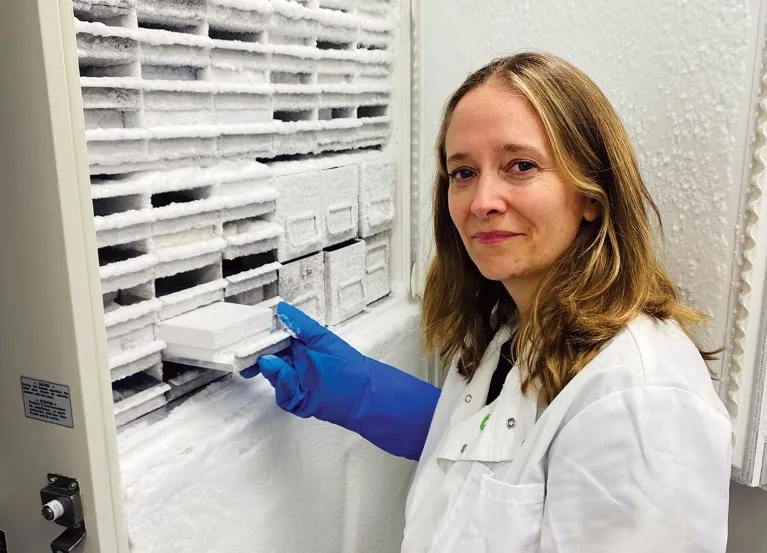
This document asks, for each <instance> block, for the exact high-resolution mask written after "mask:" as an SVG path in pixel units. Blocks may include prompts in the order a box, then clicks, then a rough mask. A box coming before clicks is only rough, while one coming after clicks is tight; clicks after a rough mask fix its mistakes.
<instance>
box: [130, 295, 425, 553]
mask: <svg viewBox="0 0 767 553" xmlns="http://www.w3.org/2000/svg"><path fill="white" fill-rule="evenodd" d="M418 320H419V308H418V305H417V304H415V303H411V302H409V301H408V300H406V299H404V298H402V297H400V298H396V299H394V300H390V301H389V302H388V304H386V305H384V306H381V307H380V308H379V309H378V310H377V311H376V312H375V314H367V315H364V316H362V317H361V318H360V319H356V320H353V321H350V323H351V324H348V325H347V326H345V327H344V328H342V329H341V330H340V334H341V336H343V337H344V338H346V339H347V340H348V341H349V342H350V343H352V344H354V345H355V346H357V347H358V348H359V349H360V350H361V351H363V352H365V353H367V354H369V355H372V356H374V357H376V358H378V359H381V360H383V361H385V362H388V363H391V364H394V365H395V366H398V367H401V368H403V369H405V370H408V371H409V372H412V373H414V374H416V375H418V376H420V377H421V378H424V377H425V364H424V363H423V362H422V361H419V359H420V354H419V338H418V336H419V334H418V331H417V324H418ZM392 344H397V347H396V348H393V347H391V345H392ZM155 419H160V420H155ZM149 421H152V422H151V424H149ZM118 438H119V442H120V462H121V465H122V474H123V485H124V488H125V512H126V516H127V518H128V525H129V531H130V538H131V542H132V545H133V549H132V551H133V553H168V552H170V551H209V552H211V553H231V552H234V551H250V552H253V553H274V552H285V553H291V552H304V551H312V552H315V553H360V552H362V551H364V552H366V553H396V552H398V551H399V548H400V543H401V537H402V528H403V526H404V523H405V515H404V508H405V498H406V496H407V490H408V487H409V484H410V477H411V474H412V471H413V469H414V468H415V463H413V462H411V461H407V460H404V459H399V458H395V457H392V456H390V455H388V454H386V453H383V452H382V451H380V450H378V449H377V448H375V447H374V446H372V445H370V444H369V443H367V442H366V441H364V440H363V439H362V438H360V437H359V436H357V435H356V434H352V433H351V432H348V431H346V430H343V429H341V428H339V427H336V426H333V425H331V424H328V423H323V422H320V421H317V420H314V419H309V420H306V419H300V418H298V417H296V416H294V415H291V414H288V413H285V412H283V411H282V410H280V409H279V408H278V407H277V406H276V405H275V404H274V390H273V389H272V387H271V385H269V383H268V382H266V380H265V379H264V378H263V377H260V376H259V377H256V378H254V379H252V380H247V381H246V380H243V379H241V378H239V377H230V378H229V379H226V380H224V381H221V382H217V383H214V384H212V385H211V386H209V387H208V388H207V389H205V390H203V391H202V392H201V393H199V394H197V395H196V396H194V397H192V398H191V399H190V400H188V401H187V402H185V403H183V404H182V405H180V406H179V407H177V408H175V409H174V410H172V411H171V412H170V413H169V414H160V413H155V414H153V415H150V417H149V418H148V421H144V422H141V423H139V424H138V425H136V426H133V427H128V428H126V429H123V430H122V431H121V433H120V435H119V437H118Z"/></svg>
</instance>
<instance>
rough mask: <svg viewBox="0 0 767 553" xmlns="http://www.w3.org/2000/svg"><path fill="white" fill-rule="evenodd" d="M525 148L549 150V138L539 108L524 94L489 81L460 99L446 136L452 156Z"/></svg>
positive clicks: (448, 152)
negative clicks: (537, 110)
mask: <svg viewBox="0 0 767 553" xmlns="http://www.w3.org/2000/svg"><path fill="white" fill-rule="evenodd" d="M525 148H528V149H532V150H536V151H538V152H539V153H541V154H543V153H546V152H547V151H548V137H547V136H546V131H545V129H544V127H543V123H542V122H541V119H540V117H539V116H538V114H537V112H536V111H535V108H534V107H533V105H532V104H531V103H530V101H529V100H527V98H525V97H524V96H522V94H521V93H519V92H518V91H516V90H514V89H512V88H511V87H509V86H502V85H497V84H488V85H483V86H480V87H478V88H476V89H474V90H472V91H470V92H469V93H467V94H466V95H465V96H464V97H463V98H462V99H461V100H460V102H458V105H457V106H456V108H455V111H454V112H453V115H452V117H451V118H450V122H449V124H448V127H447V133H446V136H445V150H446V153H447V157H448V158H453V159H456V158H460V157H461V156H468V155H477V154H478V153H479V152H480V151H482V152H484V151H488V150H492V151H495V152H497V153H504V152H509V151H515V150H522V149H525Z"/></svg>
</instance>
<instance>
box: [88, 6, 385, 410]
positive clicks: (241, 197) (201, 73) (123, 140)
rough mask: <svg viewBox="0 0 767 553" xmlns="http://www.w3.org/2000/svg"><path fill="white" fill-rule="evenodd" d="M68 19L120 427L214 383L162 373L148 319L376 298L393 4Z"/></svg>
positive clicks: (122, 12) (100, 12) (329, 319)
mask: <svg viewBox="0 0 767 553" xmlns="http://www.w3.org/2000/svg"><path fill="white" fill-rule="evenodd" d="M74 4H75V17H76V18H77V21H76V30H77V45H78V54H79V61H80V73H81V87H82V96H83V107H84V110H85V113H84V117H85V123H86V129H87V130H86V138H87V143H88V161H89V166H90V173H91V185H92V186H91V187H92V193H93V205H94V213H95V218H96V219H95V225H96V230H97V241H98V247H99V260H100V264H101V279H102V288H103V294H104V306H105V312H106V325H107V337H108V349H109V366H110V370H111V375H112V381H113V399H114V401H115V415H116V419H117V423H118V425H122V424H125V423H127V422H129V421H131V420H134V419H135V418H137V417H139V416H141V415H143V414H145V413H147V412H149V411H151V410H154V409H156V408H158V407H160V406H162V405H164V404H165V403H167V402H168V401H169V400H172V399H175V398H177V397H179V396H181V395H184V394H186V393H188V392H190V391H192V390H194V389H196V388H199V387H200V386H203V385H205V384H206V383H208V382H210V381H211V380H213V379H215V378H218V377H220V376H222V374H224V373H222V372H220V371H215V370H205V369H200V368H190V367H188V366H184V365H181V364H176V363H169V362H167V361H164V360H163V351H164V348H165V342H163V341H162V340H160V339H159V338H158V333H157V325H158V323H159V322H160V321H162V320H165V319H167V318H170V317H174V316H176V315H179V314H182V313H185V312H188V311H190V310H193V309H196V308H198V307H201V306H204V305H207V304H209V303H212V302H217V301H231V302H235V303H244V304H249V305H256V304H261V305H264V306H270V307H272V308H273V307H274V305H276V302H277V301H278V300H279V298H283V299H285V300H287V301H291V302H292V303H294V304H296V305H298V306H299V307H301V308H303V309H305V310H306V311H307V312H309V313H310V314H311V315H313V316H315V317H316V318H318V319H319V320H321V321H322V322H324V323H327V324H337V323H339V322H341V321H343V320H345V319H347V318H349V317H351V316H353V315H355V314H357V313H359V312H361V311H362V310H364V308H365V306H366V305H368V304H370V303H371V302H373V301H375V300H377V299H380V298H381V297H384V296H386V295H387V294H388V293H389V289H390V286H389V281H390V278H389V263H390V240H391V238H390V231H391V229H392V224H393V220H394V179H395V166H394V160H393V159H392V158H391V157H390V156H389V155H387V154H386V153H384V152H383V151H382V150H383V147H384V146H385V145H386V143H387V142H388V140H389V139H390V136H391V134H392V114H391V97H392V63H393V61H394V28H393V25H392V10H393V5H392V0H306V1H300V2H296V1H289V0H75V2H74ZM272 346H274V344H272ZM264 347H265V348H266V349H265V350H264V351H269V350H270V348H269V344H265V346H264ZM271 349H273V348H271ZM245 353H247V354H248V355H247V356H246V357H245V360H247V361H253V360H255V359H256V358H257V357H258V355H259V354H260V353H261V352H260V351H259V352H245ZM243 355H244V354H243Z"/></svg>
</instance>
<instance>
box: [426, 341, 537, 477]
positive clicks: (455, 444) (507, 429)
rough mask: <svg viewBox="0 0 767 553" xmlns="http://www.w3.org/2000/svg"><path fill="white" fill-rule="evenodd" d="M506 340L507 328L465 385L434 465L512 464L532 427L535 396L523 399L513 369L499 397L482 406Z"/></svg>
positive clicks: (517, 371) (517, 372)
mask: <svg viewBox="0 0 767 553" xmlns="http://www.w3.org/2000/svg"><path fill="white" fill-rule="evenodd" d="M510 336H511V329H510V328H508V327H503V328H501V329H500V330H499V331H498V332H497V333H496V335H495V336H494V338H493V340H492V341H491V343H490V345H489V346H488V348H487V350H486V351H485V354H484V355H483V357H482V360H481V361H480V364H479V367H478V368H477V371H476V372H475V374H474V377H473V378H472V380H471V382H470V383H468V384H464V389H463V390H462V391H461V394H460V396H459V398H458V401H457V403H456V406H455V409H454V412H453V414H452V416H451V417H450V422H449V428H448V430H447V432H445V434H444V437H443V439H442V440H441V442H440V444H439V446H438V448H437V455H436V457H437V463H438V464H439V465H440V466H441V467H442V469H443V470H447V469H448V468H449V467H450V466H451V465H452V463H453V462H455V461H484V462H493V463H497V462H501V461H511V460H512V459H514V456H515V455H516V453H517V452H518V451H519V448H520V447H521V446H522V443H523V442H524V441H525V438H526V437H527V434H528V433H529V431H530V429H531V428H532V427H533V425H534V424H535V421H536V417H537V412H538V405H537V399H536V395H535V394H534V393H529V394H528V395H524V394H522V390H521V381H520V375H519V370H518V366H517V364H515V365H514V366H513V367H512V369H511V370H510V371H509V374H508V376H507V377H506V381H505V383H504V386H503V391H502V392H501V395H500V396H499V397H498V398H497V399H496V400H495V401H494V402H493V403H492V404H490V405H485V401H486V398H487V393H488V389H489V387H490V379H491V378H492V375H493V372H494V371H495V368H496V367H497V366H498V360H499V358H500V349H501V346H502V345H503V343H504V342H506V341H507V340H508V339H509V337H510Z"/></svg>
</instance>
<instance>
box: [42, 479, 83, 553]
mask: <svg viewBox="0 0 767 553" xmlns="http://www.w3.org/2000/svg"><path fill="white" fill-rule="evenodd" d="M40 500H41V501H42V504H43V507H42V509H41V513H42V515H43V517H44V518H45V520H49V521H51V522H55V523H56V524H58V525H60V526H64V527H65V528H66V530H64V532H62V533H61V535H60V536H59V537H58V538H56V539H55V540H53V541H52V542H51V551H52V552H53V553H70V552H73V551H76V548H77V547H78V546H79V544H80V543H82V541H83V540H84V539H85V520H84V519H83V503H82V498H81V496H80V484H78V482H77V480H75V479H74V478H69V477H67V476H62V475H60V474H49V475H48V485H47V486H46V487H44V488H43V489H42V490H40Z"/></svg>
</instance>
